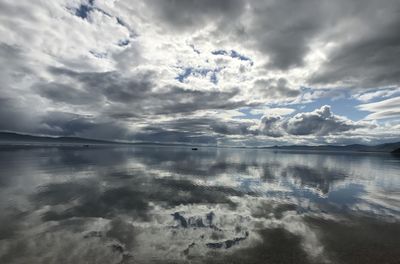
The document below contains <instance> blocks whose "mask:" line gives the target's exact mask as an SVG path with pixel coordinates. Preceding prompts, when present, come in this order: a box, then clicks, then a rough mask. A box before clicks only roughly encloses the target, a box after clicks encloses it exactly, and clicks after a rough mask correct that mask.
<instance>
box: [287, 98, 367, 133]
mask: <svg viewBox="0 0 400 264" xmlns="http://www.w3.org/2000/svg"><path fill="white" fill-rule="evenodd" d="M283 126H284V128H285V130H286V131H287V132H288V133H289V134H291V135H311V134H313V135H318V136H320V135H328V134H334V133H340V132H344V131H349V130H353V129H357V128H361V127H362V126H361V125H358V124H356V123H354V122H352V121H351V120H349V119H346V118H344V117H341V116H337V115H334V114H333V113H332V112H331V108H330V106H328V105H324V106H322V107H321V108H320V109H316V110H314V111H313V112H309V113H299V114H296V115H295V116H293V117H291V118H290V119H288V120H287V121H286V122H285V123H284V125H283Z"/></svg>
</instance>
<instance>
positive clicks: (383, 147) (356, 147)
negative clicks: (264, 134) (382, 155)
mask: <svg viewBox="0 0 400 264" xmlns="http://www.w3.org/2000/svg"><path fill="white" fill-rule="evenodd" d="M266 148H268V149H284V150H317V151H354V152H387V153H389V152H393V151H395V150H398V151H400V150H399V149H400V142H395V143H386V144H379V145H374V146H367V145H361V144H352V145H345V146H336V145H320V146H307V145H293V146H274V147H266Z"/></svg>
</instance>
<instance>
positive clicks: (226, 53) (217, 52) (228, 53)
mask: <svg viewBox="0 0 400 264" xmlns="http://www.w3.org/2000/svg"><path fill="white" fill-rule="evenodd" d="M211 54H213V55H223V56H229V57H231V58H234V59H239V60H241V61H249V62H250V63H251V65H253V61H252V60H251V59H250V58H249V57H247V56H244V55H242V54H240V53H239V52H237V51H236V50H230V51H226V50H222V49H221V50H214V51H212V52H211Z"/></svg>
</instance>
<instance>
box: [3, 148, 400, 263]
mask: <svg viewBox="0 0 400 264" xmlns="http://www.w3.org/2000/svg"><path fill="white" fill-rule="evenodd" d="M0 210H1V215H0V221H1V225H0V263H6V264H9V263H30V264H31V263H74V264H77V263H107V264H109V263H296V264H298V263H397V264H398V263H400V158H397V157H395V156H391V155H389V154H360V153H328V152H325V153H323V152H311V151H310V152H300V151H298V152H293V151H282V150H280V151H272V150H256V149H230V148H205V147H204V148H202V147H200V148H199V150H197V151H193V150H191V148H190V147H86V148H85V147H82V148H81V147H59V148H57V147H43V148H40V147H11V146H10V147H1V148H0Z"/></svg>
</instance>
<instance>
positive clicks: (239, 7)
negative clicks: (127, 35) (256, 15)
mask: <svg viewBox="0 0 400 264" xmlns="http://www.w3.org/2000/svg"><path fill="white" fill-rule="evenodd" d="M145 3H146V5H148V6H149V7H150V8H151V9H152V11H154V16H155V18H156V19H159V20H161V21H162V22H163V23H165V24H167V25H169V26H172V27H173V28H178V29H190V28H198V27H201V26H204V24H206V23H210V22H219V21H220V20H221V19H224V18H226V19H227V18H229V17H237V16H238V15H240V14H241V13H242V12H243V10H244V7H245V1H242V0H221V1H213V0H205V1H201V2H199V1H196V0H167V1H164V0H150V1H145Z"/></svg>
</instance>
